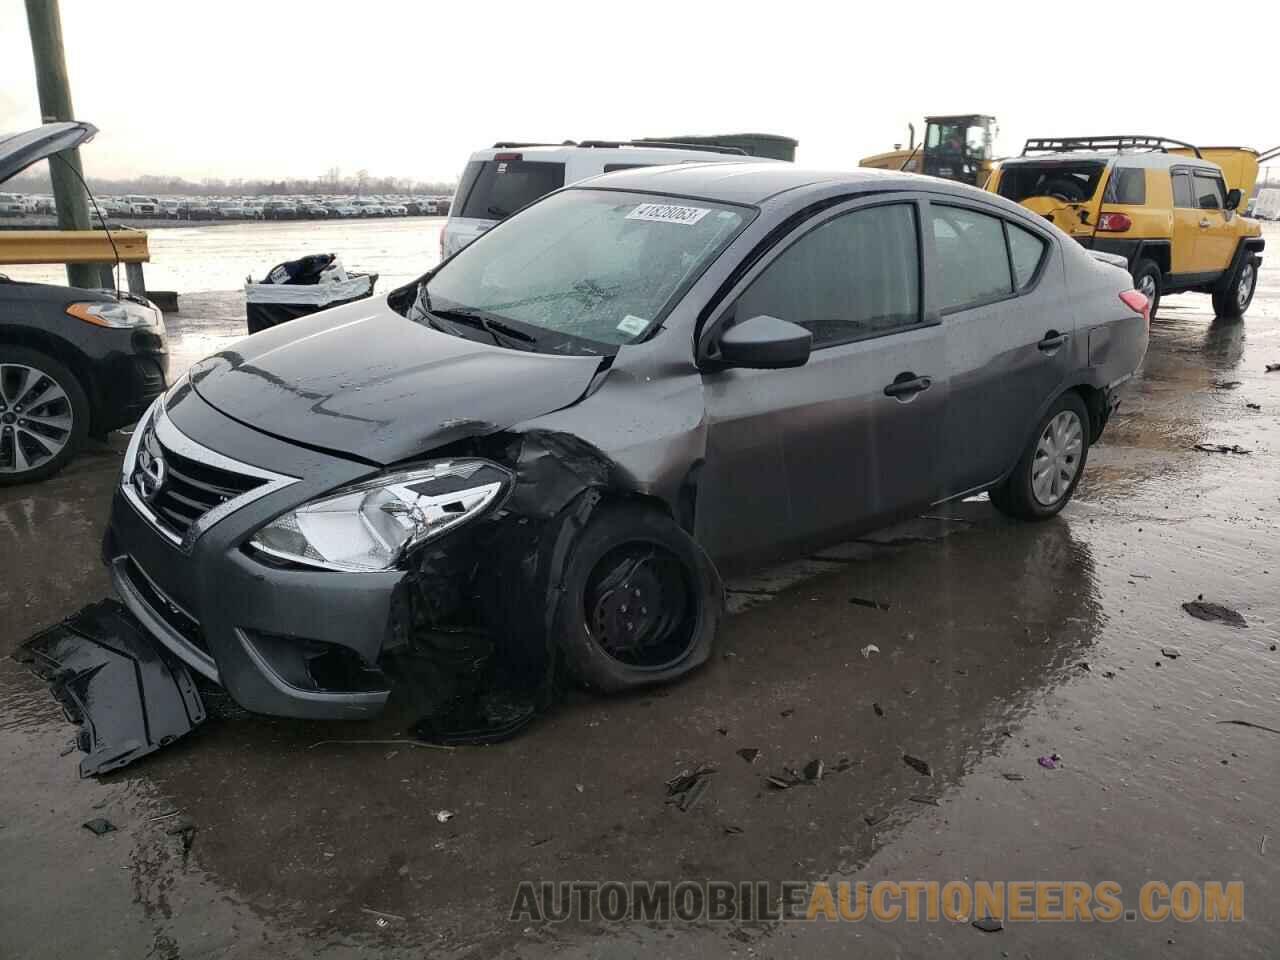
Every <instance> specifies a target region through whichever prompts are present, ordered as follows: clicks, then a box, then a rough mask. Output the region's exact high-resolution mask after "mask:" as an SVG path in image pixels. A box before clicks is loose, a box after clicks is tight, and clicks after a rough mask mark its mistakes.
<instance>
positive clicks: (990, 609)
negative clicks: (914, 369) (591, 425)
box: [0, 237, 1280, 958]
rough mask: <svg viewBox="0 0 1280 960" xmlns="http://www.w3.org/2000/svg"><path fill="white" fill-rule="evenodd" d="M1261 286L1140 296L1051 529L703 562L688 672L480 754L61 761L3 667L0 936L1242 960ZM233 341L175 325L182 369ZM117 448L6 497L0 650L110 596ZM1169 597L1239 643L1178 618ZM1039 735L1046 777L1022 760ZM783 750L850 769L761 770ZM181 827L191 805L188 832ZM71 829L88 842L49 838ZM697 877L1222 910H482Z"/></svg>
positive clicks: (1273, 835) (215, 750)
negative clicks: (546, 889) (1069, 918)
mask: <svg viewBox="0 0 1280 960" xmlns="http://www.w3.org/2000/svg"><path fill="white" fill-rule="evenodd" d="M1276 241H1280V237H1275V238H1274V239H1273V242H1276ZM1262 278H1263V283H1264V287H1263V289H1261V290H1260V291H1259V294H1258V297H1257V299H1256V300H1255V303H1254V305H1253V308H1252V309H1251V311H1250V313H1249V315H1248V317H1247V318H1246V320H1245V321H1244V322H1243V323H1229V322H1222V321H1213V319H1212V317H1211V315H1210V313H1209V302H1208V298H1207V297H1202V296H1194V295H1189V296H1183V297H1178V298H1170V299H1169V300H1167V301H1166V303H1165V305H1164V309H1163V311H1162V317H1161V318H1160V320H1159V321H1157V323H1156V324H1155V326H1154V328H1153V331H1152V345H1151V350H1150V353H1149V355H1148V358H1147V361H1146V363H1145V367H1144V370H1143V372H1142V374H1141V377H1140V378H1139V380H1138V382H1137V383H1135V384H1134V385H1133V386H1132V388H1131V389H1130V390H1129V394H1128V399H1127V401H1126V403H1125V405H1124V406H1123V407H1122V409H1121V411H1120V413H1119V414H1118V415H1117V417H1116V418H1115V419H1114V420H1113V422H1112V423H1111V425H1110V426H1109V428H1108V431H1107V434H1106V436H1105V437H1104V439H1103V442H1102V443H1101V444H1100V445H1099V446H1097V447H1095V448H1094V450H1093V451H1092V453H1091V457H1090V461H1089V466H1088V469H1087V473H1086V476H1085V479H1084V482H1083V483H1082V485H1081V487H1080V489H1079V491H1078V493H1077V496H1076V500H1075V501H1074V502H1073V503H1072V504H1071V505H1070V506H1069V507H1068V508H1067V509H1066V510H1065V511H1064V513H1063V514H1062V515H1061V517H1059V518H1057V519H1055V520H1053V521H1050V522H1047V523H1043V524H1038V525H1022V524H1016V523H1011V522H1009V521H1006V520H1004V519H1003V518H1002V517H1000V516H999V515H998V514H996V513H995V512H994V511H993V510H992V509H991V507H990V506H989V504H987V503H986V502H985V500H983V499H978V500H975V501H970V502H965V503H960V504H953V505H948V506H947V507H945V508H940V509H939V510H937V511H936V513H935V514H933V515H932V517H931V518H929V519H924V520H920V521H916V522H915V523H913V524H910V525H908V526H907V527H906V528H903V529H899V530H896V531H889V532H886V533H883V534H878V535H874V536H872V537H869V538H866V539H865V540H864V541H862V542H859V543H855V544H849V545H846V546H844V547H841V548H838V549H836V550H833V551H829V552H827V553H826V554H823V555H822V557H821V559H810V560H806V561H803V562H801V563H798V564H795V565H792V566H791V567H789V568H786V569H782V570H778V571H770V572H768V573H766V574H762V575H760V576H758V577H755V578H749V579H747V580H744V581H738V582H735V583H734V584H733V587H734V591H733V593H732V594H731V603H732V606H733V609H734V610H736V611H737V613H736V614H735V615H734V616H733V617H731V618H730V619H729V620H728V621H727V624H726V626H725V628H724V630H723V634H722V637H721V641H720V648H719V655H718V656H717V657H716V658H715V659H714V661H713V662H712V663H711V665H710V666H709V667H708V668H707V669H705V670H703V671H701V672H700V673H698V674H697V675H696V676H694V677H692V678H690V679H688V680H687V681H686V682H683V683H681V684H678V685H676V686H673V687H670V688H667V689H663V690H659V691H654V692H650V693H648V694H645V695H642V696H635V697H630V698H624V699H597V698H593V697H588V696H585V695H576V694H575V695H572V696H571V697H570V700H569V702H568V703H566V704H564V705H563V706H561V707H560V708H559V709H557V710H556V711H555V712H554V713H552V714H551V715H550V716H548V717H546V718H545V719H543V720H542V721H541V722H539V723H538V724H537V725H536V726H535V727H534V728H533V729H531V730H530V731H529V732H528V733H526V734H525V735H524V736H522V737H520V738H518V739H517V740H515V741H513V742H511V743H507V744H503V745H500V746H495V747H487V748H470V749H457V750H452V751H448V750H439V749H429V748H425V747H415V746H413V745H411V744H410V743H409V742H407V741H406V742H401V743H397V744H384V743H335V742H332V741H342V740H355V739H361V740H384V739H385V740H401V741H403V740H404V737H403V731H404V730H405V728H406V727H407V725H408V723H409V721H410V720H411V719H413V718H412V717H410V716H407V715H405V714H404V713H403V712H402V711H401V712H397V711H395V710H392V711H391V712H390V713H389V714H388V715H386V716H384V717H383V718H381V719H380V720H378V721H375V722H370V723H365V724H354V723H351V724H320V723H301V722H294V721H286V720H277V719H271V718H260V717H249V716H235V715H229V716H222V717H220V718H218V719H214V720H212V721H211V722H209V723H208V724H207V725H206V726H204V727H203V728H202V729H200V730H199V731H197V732H196V733H195V734H194V735H192V736H190V737H188V738H187V739H185V740H183V741H181V742H179V743H177V744H175V745H174V746H172V747H170V748H168V749H166V750H163V751H161V752H159V753H157V754H155V755H153V756H152V757H150V758H147V759H145V760H143V761H141V762H139V763H137V764H135V765H134V766H131V767H129V768H126V769H125V770H123V771H120V772H119V773H117V774H114V775H112V776H110V777H107V778H105V779H104V780H103V781H101V782H98V781H81V780H79V779H77V774H76V764H77V755H76V754H71V755H66V756H61V757H60V756H59V753H60V751H62V750H63V749H64V747H65V744H66V743H67V740H68V738H69V737H70V736H71V734H72V728H71V727H70V726H69V725H68V724H66V723H65V722H64V721H63V720H62V719H61V716H60V714H59V710H58V708H57V707H56V706H55V704H54V703H53V701H52V699H51V698H50V697H49V695H48V694H47V692H46V691H45V689H44V688H43V686H41V685H40V684H39V683H38V682H37V681H36V680H35V679H34V678H32V677H30V676H28V675H26V674H25V673H24V672H23V671H22V670H21V668H19V667H18V666H17V665H16V664H15V663H13V662H12V661H9V660H3V661H0V770H2V771H3V772H2V774H0V783H3V787H0V863H2V864H3V865H4V867H3V869H0V905H2V906H0V955H2V956H4V957H6V958H8V957H41V958H43V957H81V956H86V955H94V956H104V957H112V956H120V957H129V958H134V957H158V958H172V957H179V956H180V957H184V958H194V957H223V956H228V957H237V958H238V957H259V956H262V957H267V956H270V957H304V956H305V957H312V956H323V957H326V958H329V957H334V958H337V957H349V956H357V955H360V956H367V955H373V956H388V957H401V956H403V957H421V956H428V955H429V956H466V957H506V956H517V955H518V956H525V957H540V956H550V955H569V956H582V957H587V956H591V957H623V956H639V955H646V956H647V955H665V956H672V957H675V956H679V957H684V956H689V957H693V956H701V955H733V956H741V957H748V956H751V957H811V956H830V955H858V956H861V955H870V956H904V957H905V956H909V957H916V956H919V957H938V956H957V957H1001V956H1009V957H1018V958H1021V957H1037V958H1038V957H1058V956H1072V957H1135V956H1153V957H1174V956H1185V957H1205V956H1233V957H1255V956H1256V957H1264V956H1273V955H1274V951H1275V949H1276V948H1275V944H1276V943H1277V942H1278V941H1280V921H1277V919H1276V917H1275V910H1274V899H1275V896H1276V893H1277V890H1280V814H1277V807H1276V801H1275V798H1276V797H1277V795H1280V759H1278V758H1280V735H1277V734H1275V733H1271V732H1267V731H1265V730H1260V729H1256V728H1250V727H1244V726H1238V725H1232V724H1224V723H1222V722H1221V721H1225V720H1248V721H1252V722H1255V723H1259V724H1263V725H1265V726H1269V727H1272V728H1274V729H1280V678H1278V674H1277V669H1278V667H1280V652H1277V651H1276V650H1275V649H1274V647H1275V645H1276V644H1277V642H1278V641H1280V590H1278V589H1277V586H1278V584H1280V373H1272V374H1266V373H1264V372H1263V371H1264V365H1265V364H1266V363H1268V362H1280V270H1277V269H1274V268H1272V269H1268V268H1266V267H1264V269H1263V271H1262ZM192 312H193V311H191V310H186V311H185V312H184V317H186V316H189V315H191V314H192ZM214 312H216V311H214ZM234 329H237V328H230V329H229V328H228V326H227V325H226V324H225V323H223V324H219V323H217V322H213V321H210V322H206V323H199V322H193V321H188V320H185V319H184V320H183V321H181V322H175V324H174V326H173V333H174V335H175V347H176V355H177V357H179V358H180V360H179V363H181V362H183V360H184V359H193V358H194V356H195V355H198V354H202V353H204V352H207V350H209V349H214V348H215V347H216V346H217V345H220V344H218V342H217V341H218V339H219V338H222V337H227V336H231V335H233V332H234ZM1232 382H1238V383H1237V385H1235V386H1226V384H1229V383H1232ZM1247 403H1256V404H1258V405H1260V407H1261V409H1260V410H1253V409H1250V408H1249V407H1248V406H1246V404H1247ZM1198 442H1214V443H1218V442H1221V443H1225V444H1228V445H1232V444H1240V445H1241V446H1243V447H1245V448H1247V449H1249V450H1251V451H1252V452H1251V453H1250V454H1248V455H1235V454H1206V453H1201V452H1198V451H1196V450H1194V449H1193V446H1194V444H1196V443H1198ZM120 446H121V443H120V438H116V440H114V441H113V443H112V445H111V447H110V448H107V449H100V450H97V451H94V452H91V453H90V454H88V455H86V456H84V457H82V458H81V459H80V460H79V461H78V462H76V463H75V464H74V465H73V466H72V467H71V468H70V469H69V470H68V471H67V472H66V473H65V474H63V475H62V476H60V477H58V478H56V479H55V480H53V481H51V482H49V483H46V484H44V485H41V486H38V487H30V488H19V489H10V490H7V491H4V492H2V493H0V556H2V557H3V558H4V559H3V562H2V564H0V567H2V569H3V574H4V575H3V577H2V578H0V606H2V607H3V609H4V611H5V617H4V621H3V625H2V626H0V654H7V653H9V652H10V651H12V649H13V648H14V647H15V646H16V645H17V643H19V642H20V641H21V640H22V639H23V638H25V637H26V636H27V635H29V634H30V633H31V632H32V631H34V630H35V629H37V628H39V627H41V626H43V625H46V624H48V623H51V622H54V621H56V620H58V619H59V618H61V617H62V616H63V615H65V614H66V613H68V612H70V611H72V610H74V609H76V608H78V607H79V606H81V605H83V604H84V603H86V602H89V601H91V600H95V599H97V598H99V597H101V596H104V595H106V594H107V593H108V584H107V579H106V576H105V574H104V572H103V571H102V569H101V568H100V566H99V565H98V561H97V544H98V537H99V533H100V530H101V527H102V524H103V520H104V518H105V515H106V510H107V505H108V500H109V497H110V493H111V485H112V483H113V481H114V477H115V473H116V471H117V469H118V463H119V451H120ZM1201 594H1203V595H1204V597H1205V599H1207V600H1213V601H1217V602H1220V603H1224V604H1227V605H1229V606H1231V607H1233V608H1235V609H1237V610H1239V611H1240V612H1241V613H1242V614H1243V615H1244V616H1245V617H1246V618H1247V620H1248V624H1249V625H1248V628H1247V629H1238V628H1232V627H1229V626H1225V625H1222V624H1217V623H1206V622H1202V621H1199V620H1195V619H1193V618H1191V617H1189V616H1188V615H1187V614H1185V613H1184V612H1183V611H1182V610H1181V608H1180V604H1181V603H1182V602H1183V601H1188V600H1194V599H1195V598H1196V597H1197V596H1198V595H1201ZM855 598H857V599H859V600H871V601H875V602H877V603H879V604H882V605H885V606H887V609H880V608H878V607H869V606H866V605H863V604H860V603H854V602H851V600H853V599H855ZM868 645H874V646H875V647H877V648H878V652H875V651H868V652H867V655H865V656H864V655H863V653H862V652H861V651H862V650H863V649H864V648H866V647H867V646H868ZM1162 647H1171V648H1177V650H1178V651H1179V652H1180V656H1179V657H1178V658H1177V659H1169V658H1167V657H1165V656H1163V655H1162V654H1161V648H1162ZM1086 666H1087V669H1086ZM213 706H214V709H215V711H217V708H218V704H214V705H213ZM877 706H878V707H879V710H877V709H876V707H877ZM223 712H224V713H229V712H228V711H223ZM881 714H882V715H881ZM740 748H756V749H759V751H760V756H759V757H758V758H757V759H756V760H755V762H754V763H750V764H748V763H747V762H745V761H744V760H743V759H741V758H740V757H739V756H738V755H737V754H736V751H737V750H738V749H740ZM904 753H909V754H911V755H913V756H915V757H919V758H922V759H924V760H926V761H927V762H928V764H929V766H930V768H931V774H930V776H928V777H926V776H923V775H921V774H920V773H918V772H916V771H915V770H913V769H912V768H911V767H909V766H907V765H906V764H904V763H903V761H902V755H903V754H904ZM1054 753H1056V754H1058V755H1059V756H1060V757H1061V758H1062V763H1061V766H1060V767H1059V768H1058V769H1055V770H1048V769H1045V768H1043V767H1041V766H1039V765H1038V764H1037V757H1039V756H1042V755H1048V754H1054ZM815 758H822V759H823V760H824V761H825V762H826V765H827V767H828V769H831V768H833V767H835V766H837V765H838V764H839V762H840V761H841V760H842V759H844V758H847V760H848V761H849V762H850V764H851V765H850V766H849V767H848V769H846V770H844V771H843V772H839V773H831V774H829V775H828V776H827V777H826V778H825V779H824V780H823V781H822V782H821V783H820V784H819V785H817V786H799V787H794V788H792V789H789V790H785V791H776V790H771V789H769V788H768V787H766V786H765V784H764V777H765V776H766V775H767V774H770V773H777V772H780V771H781V770H782V768H784V767H788V766H789V767H796V768H799V767H802V766H803V765H804V764H806V763H807V762H809V761H810V760H812V759H815ZM704 762H705V763H710V764H713V765H715V766H716V767H717V772H716V773H715V774H714V775H713V776H712V777H711V778H710V783H709V787H708V789H707V792H706V794H705V795H704V796H703V798H702V800H701V802H700V803H699V804H698V805H696V806H695V807H693V809H691V810H690V811H688V812H685V813H682V812H680V811H678V810H677V809H676V808H674V807H673V806H669V805H666V804H664V802H663V800H664V787H663V782H664V781H665V780H666V779H667V778H669V777H671V776H672V775H674V774H675V773H678V772H679V771H680V770H682V769H685V768H689V767H692V766H695V765H697V764H699V763H704ZM1009 774H1015V775H1020V776H1021V777H1022V779H1007V778H1006V775H1009ZM912 796H915V797H932V798H936V801H937V804H938V805H937V806H933V805H932V804H929V803H920V802H917V801H913V800H911V799H910V798H911V797H912ZM440 810H449V811H454V812H455V816H454V817H453V818H452V819H450V820H448V822H446V823H441V822H439V821H438V820H437V818H436V815H435V814H436V812H437V811H440ZM175 812H176V813H178V814H180V815H181V816H182V817H186V818H190V822H191V823H192V824H194V825H195V827H196V832H195V834H194V837H193V842H192V844H191V847H190V850H189V851H187V852H185V853H184V849H183V843H182V840H181V837H180V836H179V835H175V834H171V833H170V832H168V831H169V830H170V829H171V828H172V827H173V826H174V825H175V823H176V822H177V821H178V818H177V817H172V816H170V815H171V814H173V813H175ZM99 816H101V817H106V818H107V819H109V820H111V821H112V822H113V823H114V824H115V825H116V826H117V827H118V830H117V831H116V832H114V833H111V834H108V835H106V836H103V837H95V836H93V835H91V834H90V833H89V832H88V831H86V830H84V829H82V828H81V826H80V824H81V823H83V822H84V821H86V820H89V819H91V818H93V817H99ZM868 819H870V821H872V823H870V824H869V823H868ZM726 827H733V828H737V829H739V830H740V831H741V832H727V831H726V829H725V828H726ZM1264 838H1266V839H1265V841H1264ZM712 878H714V879H727V880H746V879H751V880H761V881H773V882H778V881H782V880H789V879H796V880H823V879H853V880H871V881H875V880H879V879H896V880H900V881H905V880H914V879H925V880H938V881H942V882H946V881H949V880H953V879H955V880H963V879H967V880H978V879H987V880H1007V881H1008V880H1086V881H1089V882H1091V883H1096V882H1099V881H1103V880H1115V881H1117V882H1118V883H1120V884H1121V886H1122V888H1123V890H1124V899H1125V901H1126V903H1125V905H1126V906H1136V893H1137V888H1138V886H1139V885H1140V884H1141V883H1142V882H1144V881H1146V880H1148V879H1159V880H1165V881H1167V882H1169V883H1170V884H1171V885H1172V883H1174V882H1175V881H1178V880H1183V879H1189V880H1194V881H1205V880H1220V881H1223V882H1227V881H1233V880H1240V881H1243V882H1244V885H1245V891H1246V892H1245V918H1246V919H1245V921H1244V922H1243V923H1234V924H1207V923H1192V924H1184V923H1178V922H1176V921H1173V920H1168V921H1165V922H1163V923H1158V924H1157V923H1149V922H1145V921H1143V920H1136V921H1132V922H1126V921H1120V922H1116V923H1111V924H1102V923H1092V924H1053V923H1041V924H1033V923H1009V924H1006V928H1005V929H1004V930H1003V931H1002V932H999V933H994V934H988V933H983V932H980V931H978V930H975V929H974V928H973V927H971V926H970V925H969V924H967V923H960V924H951V923H947V922H934V923H924V922H918V923H908V922H904V921H898V922H897V923H880V922H875V921H866V922H862V923H840V924H835V923H822V922H819V923H813V924H794V923H793V924H779V923H719V924H713V923H705V924H698V925H691V926H690V925H678V924H656V925H646V924H626V923H620V924H607V923H602V922H595V923H588V924H581V923H566V924H560V925H549V926H539V925H531V924H529V923H527V922H516V923H513V922H510V921H508V920H507V919H506V917H507V914H508V911H509V909H510V907H511V904H512V898H513V895H514V893H515V889H516V884H517V883H518V882H519V881H520V880H524V879H574V880H618V879H622V880H632V879H639V880H670V881H678V880H684V879H694V880H703V879H712ZM371 911H372V912H371Z"/></svg>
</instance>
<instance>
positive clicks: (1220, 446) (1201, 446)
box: [1195, 443, 1252, 454]
mask: <svg viewBox="0 0 1280 960" xmlns="http://www.w3.org/2000/svg"><path fill="white" fill-rule="evenodd" d="M1195 449H1197V450H1199V451H1200V452H1201V453H1241V454H1248V453H1251V452H1252V451H1250V450H1246V449H1245V448H1244V447H1242V446H1240V444H1238V443H1236V444H1232V445H1231V446H1227V445H1226V444H1225V443H1197V444H1196V446H1195Z"/></svg>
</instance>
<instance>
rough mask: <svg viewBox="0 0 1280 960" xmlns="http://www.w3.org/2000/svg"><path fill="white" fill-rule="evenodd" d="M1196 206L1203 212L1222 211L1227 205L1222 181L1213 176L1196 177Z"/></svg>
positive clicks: (1198, 174)
mask: <svg viewBox="0 0 1280 960" xmlns="http://www.w3.org/2000/svg"><path fill="white" fill-rule="evenodd" d="M1195 187H1196V206H1197V207H1199V208H1200V209H1201V210H1221V209H1222V208H1223V207H1224V206H1225V205H1226V199H1227V197H1226V193H1225V191H1224V190H1223V189H1222V181H1221V180H1219V179H1218V178H1217V177H1215V176H1213V175H1212V174H1207V175H1206V174H1200V173H1197V174H1196V175H1195Z"/></svg>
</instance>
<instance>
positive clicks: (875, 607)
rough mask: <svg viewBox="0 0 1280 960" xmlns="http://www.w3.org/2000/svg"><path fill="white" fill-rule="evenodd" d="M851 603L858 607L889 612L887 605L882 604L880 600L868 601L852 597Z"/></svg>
mask: <svg viewBox="0 0 1280 960" xmlns="http://www.w3.org/2000/svg"><path fill="white" fill-rule="evenodd" d="M849 602H850V603H852V604H853V605H854V606H858V607H870V608H871V609H872V610H888V609H889V605H888V604H887V603H881V602H880V601H879V600H866V599H864V598H862V597H850V598H849Z"/></svg>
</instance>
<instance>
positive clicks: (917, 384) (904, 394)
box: [884, 371, 933, 403]
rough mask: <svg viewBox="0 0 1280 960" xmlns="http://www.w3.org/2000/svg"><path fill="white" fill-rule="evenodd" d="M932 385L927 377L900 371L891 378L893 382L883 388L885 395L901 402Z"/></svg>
mask: <svg viewBox="0 0 1280 960" xmlns="http://www.w3.org/2000/svg"><path fill="white" fill-rule="evenodd" d="M932 386H933V381H932V380H931V379H930V378H929V377H917V376H916V375H915V374H914V373H911V372H910V371H908V372H907V373H900V374H898V375H897V376H896V377H894V378H893V383H891V384H889V385H888V386H887V387H885V388H884V395H885V396H886V397H893V398H894V399H895V400H898V401H899V402H901V403H906V402H907V401H909V400H911V399H913V398H914V397H915V395H916V394H917V393H923V392H924V391H926V390H928V389H929V388H930V387H932Z"/></svg>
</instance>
